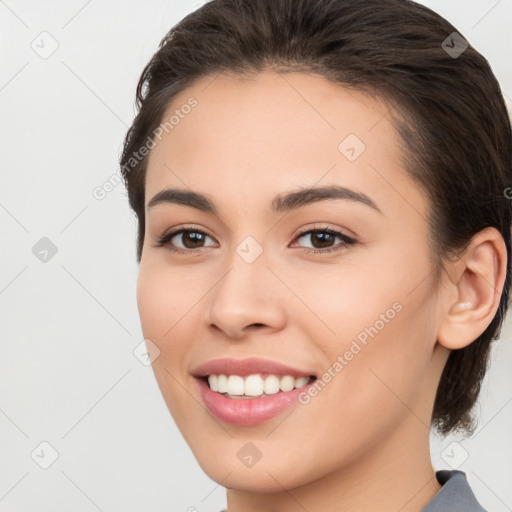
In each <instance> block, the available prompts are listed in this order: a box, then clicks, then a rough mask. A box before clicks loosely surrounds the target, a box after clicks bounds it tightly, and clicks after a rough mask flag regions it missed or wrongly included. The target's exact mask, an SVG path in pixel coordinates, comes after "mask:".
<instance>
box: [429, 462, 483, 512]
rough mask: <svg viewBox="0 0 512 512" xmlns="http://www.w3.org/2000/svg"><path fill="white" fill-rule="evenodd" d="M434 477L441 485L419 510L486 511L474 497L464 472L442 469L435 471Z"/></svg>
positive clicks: (433, 511)
mask: <svg viewBox="0 0 512 512" xmlns="http://www.w3.org/2000/svg"><path fill="white" fill-rule="evenodd" d="M436 478H437V481H438V482H439V483H440V484H441V485H442V487H441V489H440V490H439V492H438V493H437V494H436V495H435V496H434V497H433V498H432V499H431V500H430V501H429V502H428V504H427V506H426V507H424V508H423V510H422V511H421V512H444V511H446V510H450V511H451V512H487V511H486V510H485V509H484V508H483V507H482V505H480V503H479V502H478V500H477V499H476V496H475V494H474V493H473V490H472V489H471V487H470V486H469V483H468V481H467V478H466V473H464V472H463V471H458V470H451V471H449V470H446V469H443V470H440V471H436Z"/></svg>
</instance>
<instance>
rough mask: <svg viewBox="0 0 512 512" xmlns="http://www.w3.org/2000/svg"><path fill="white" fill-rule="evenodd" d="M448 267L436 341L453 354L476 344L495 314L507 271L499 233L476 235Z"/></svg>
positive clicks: (502, 241)
mask: <svg viewBox="0 0 512 512" xmlns="http://www.w3.org/2000/svg"><path fill="white" fill-rule="evenodd" d="M448 266H449V269H448V274H449V277H450V282H449V283H448V284H447V285H446V286H445V287H444V288H443V290H442V291H440V294H442V308H443V309H442V312H441V315H442V318H441V323H440V327H439V333H438V338H437V339H438V342H439V344H440V345H442V346H443V347H446V348H448V349H453V350H456V349H460V348H464V347H465V346H467V345H469V344H471V343H472V342H473V341H475V340H476V339H477V338H478V337H479V336H480V335H481V334H482V333H483V332H484V331H485V329H486V328H487V327H488V326H489V324H490V323H491V321H492V320H493V318H494V315H495V314H496V311H497V310H498V306H499V303H500V298H501V294H502V291H503V286H504V284H505V277H506V271H507V248H506V246H505V241H504V240H503V237H502V236H501V233H500V232H499V231H498V230H497V229H496V228H492V227H489V228H485V229H483V230H482V231H479V232H478V233H477V234H476V235H474V236H473V238H472V239H471V242H470V243H469V245H468V247H467V248H466V250H465V251H464V253H463V254H462V255H459V257H458V259H457V260H456V261H454V262H450V263H448ZM445 268H446V265H445Z"/></svg>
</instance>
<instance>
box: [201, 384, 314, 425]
mask: <svg viewBox="0 0 512 512" xmlns="http://www.w3.org/2000/svg"><path fill="white" fill-rule="evenodd" d="M195 380H196V382H197V384H198V387H199V392H200V394H201V397H202V399H203V402H204V403H205V405H206V407H207V408H208V410H209V411H210V412H211V413H212V414H213V415H214V416H215V417H216V418H218V419H219V420H221V421H224V422H227V423H232V424H235V425H242V426H252V425H258V424H260V423H263V422H265V421H268V420H270V419H271V418H275V417H276V416H278V415H279V414H281V413H282V412H283V411H284V410H285V409H288V408H289V407H291V406H292V405H297V404H299V400H298V398H299V395H300V394H301V393H303V392H304V391H306V390H307V389H308V388H309V386H311V385H313V383H314V382H315V381H312V382H310V383H309V384H306V385H305V386H302V387H300V388H295V389H292V390H291V391H286V392H283V391H280V392H279V393H275V394H273V395H269V396H266V397H263V398H248V399H244V398H228V397H227V396H224V395H222V394H221V393H217V392H216V391H212V390H211V389H210V387H209V386H208V384H207V383H206V378H205V377H196V379H195Z"/></svg>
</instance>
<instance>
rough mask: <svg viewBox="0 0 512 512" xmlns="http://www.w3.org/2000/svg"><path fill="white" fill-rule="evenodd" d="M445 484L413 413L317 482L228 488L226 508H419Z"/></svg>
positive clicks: (406, 511) (326, 511)
mask: <svg viewBox="0 0 512 512" xmlns="http://www.w3.org/2000/svg"><path fill="white" fill-rule="evenodd" d="M275 477H277V475H274V477H273V482H272V483H273V484H275ZM269 478H271V477H270V476H269ZM440 489H441V485H440V484H439V483H438V481H437V479H436V477H435V471H434V468H433V467H432V462H431V460H430V440H429V428H428V427H427V426H426V425H425V424H424V423H423V422H422V421H421V420H420V419H418V417H416V416H415V415H414V414H408V415H407V417H406V419H405V420H404V423H403V424H402V425H401V427H400V428H396V429H394V430H393V431H392V432H391V433H390V435H389V436H388V438H387V439H386V440H385V442H382V443H380V444H379V445H378V447H377V449H375V448H374V447H372V448H371V450H369V452H368V453H365V454H364V455H362V456H361V457H359V458H358V459H357V460H354V461H352V462H350V463H348V464H346V465H344V466H343V467H341V468H338V469H337V470H336V471H332V472H330V473H327V474H325V475H324V476H323V477H321V478H318V479H317V480H315V481H313V482H309V483H307V484H305V485H302V486H300V487H295V488H289V489H284V488H283V490H282V491H281V492H272V493H264V492H258V493H255V492H248V491H239V490H235V489H228V491H227V512H299V511H304V510H307V511H308V512H316V511H320V510H321V511H322V512H342V511H343V512H363V511H365V512H367V511H369V510H379V512H397V511H400V512H420V511H421V510H422V509H423V508H424V507H425V506H426V505H427V503H428V502H429V501H430V500H431V499H432V497H433V496H434V495H435V494H436V493H437V492H438V491H439V490H440Z"/></svg>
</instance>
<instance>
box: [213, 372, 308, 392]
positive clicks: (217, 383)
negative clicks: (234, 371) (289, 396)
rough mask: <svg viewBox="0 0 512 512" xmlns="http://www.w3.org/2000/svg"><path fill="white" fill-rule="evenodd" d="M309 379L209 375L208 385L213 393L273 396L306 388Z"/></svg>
mask: <svg viewBox="0 0 512 512" xmlns="http://www.w3.org/2000/svg"><path fill="white" fill-rule="evenodd" d="M308 382H309V377H299V378H298V379H296V378H295V377H293V376H291V375H283V376H278V375H267V376H264V377H262V376H261V375H258V374H253V375H248V376H247V377H245V378H244V377H240V375H229V376H228V375H224V374H221V375H209V376H208V384H209V385H210V388H211V389H212V390H213V391H217V392H218V393H227V394H228V395H246V396H260V395H262V394H263V393H265V394H266V395H272V394H274V393H278V392H279V391H291V390H292V389H294V388H300V387H302V386H305V385H306V384H307V383H308Z"/></svg>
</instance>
